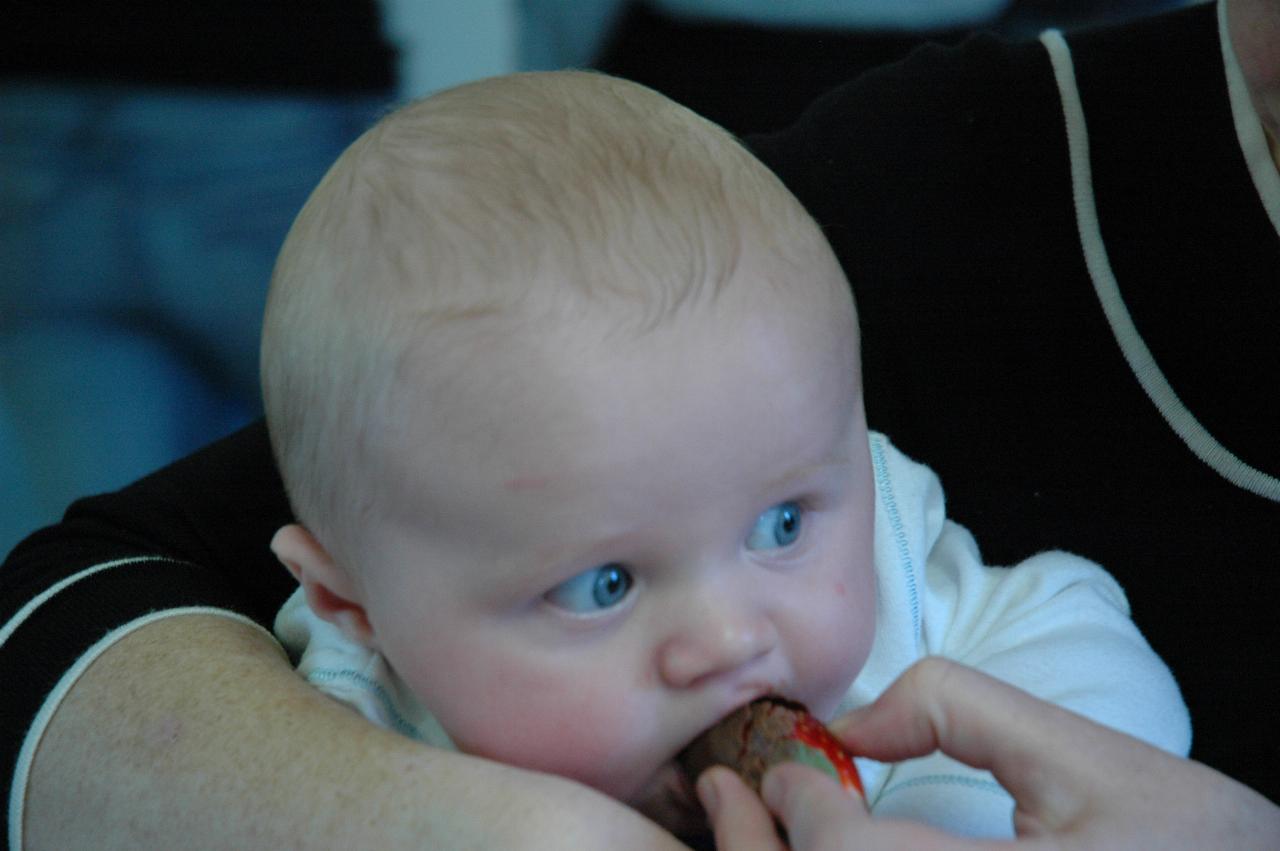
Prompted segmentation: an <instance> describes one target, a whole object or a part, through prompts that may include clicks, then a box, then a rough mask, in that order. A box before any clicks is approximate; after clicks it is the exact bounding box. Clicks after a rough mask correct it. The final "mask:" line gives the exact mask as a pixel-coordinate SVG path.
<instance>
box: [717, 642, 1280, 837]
mask: <svg viewBox="0 0 1280 851" xmlns="http://www.w3.org/2000/svg"><path fill="white" fill-rule="evenodd" d="M832 729H833V730H834V732H835V733H836V735H837V736H839V737H840V738H841V739H842V740H843V741H844V742H845V744H846V745H848V746H849V748H850V749H851V750H853V751H854V752H855V753H859V754H863V755H865V756H868V757H871V758H873V759H879V760H884V761H898V760H903V759H909V758H912V757H917V756H923V755H925V754H928V753H931V752H933V751H935V750H942V751H943V752H944V753H947V754H949V755H950V756H952V757H954V758H956V759H958V760H960V761H961V762H964V763H966V764H968V765H972V766H975V767H978V768H985V769H988V770H990V771H991V772H992V773H993V774H994V775H995V777H996V779H997V780H999V781H1000V783H1001V784H1002V785H1003V786H1004V787H1005V788H1006V789H1007V790H1009V792H1010V794H1012V795H1013V797H1014V799H1015V801H1016V802H1017V809H1016V810H1015V812H1014V828H1015V830H1016V832H1017V834H1018V837H1019V839H1018V845H1019V846H1021V847H1027V848H1054V849H1058V851H1062V849H1107V848H1169V849H1183V848H1185V849H1192V848H1195V849H1201V848H1233V849H1249V848H1257V849H1262V848H1272V849H1274V848H1276V847H1277V845H1278V844H1280V807H1277V806H1276V805H1275V804H1273V803H1271V802H1270V801H1268V800H1267V799H1266V798H1264V797H1262V796H1261V795H1259V794H1257V793H1256V792H1254V791H1253V790H1251V789H1249V788H1247V787H1245V786H1243V785H1241V784H1240V783H1237V782H1236V781H1234V780H1232V779H1230V778H1228V777H1226V776H1224V775H1222V774H1220V773H1218V772H1216V771H1214V770H1212V769H1210V768H1208V767H1207V766H1204V765H1201V764H1200V763H1196V762H1191V761H1189V760H1184V759H1181V758H1179V757H1175V756H1173V755H1171V754H1168V753H1165V752H1164V751H1161V750H1157V749H1156V748H1153V747H1151V746H1149V745H1146V744H1144V743H1142V742H1140V741H1138V740H1137V739H1134V738H1131V737H1129V736H1126V735H1124V734H1122V733H1118V732H1116V731H1114V730H1111V729H1108V728H1106V727H1102V726H1100V725H1098V724H1095V723H1093V722H1091V721H1089V720H1087V719H1085V718H1083V717H1081V716H1079V715H1076V714H1074V713H1072V712H1069V711H1067V710H1065V709H1062V708H1060V707H1057V706H1053V705H1051V704H1048V703H1045V702H1043V701H1041V700H1038V699H1036V698H1034V697H1032V696H1031V695H1029V694H1027V693H1025V692H1023V691H1020V690H1018V689H1016V688H1014V687H1012V686H1009V685H1006V684H1004V683H1002V682H1000V681H998V680H995V679H992V678H991V677H988V676H986V675H985V674H982V673H980V672H978V671H975V670H973V669H972V668H967V667H964V666H962V665H958V664H955V663H952V662H947V661H944V660H940V659H927V660H925V661H923V662H920V663H918V664H916V665H915V666H913V667H912V668H911V669H909V670H908V671H907V672H906V673H905V674H903V675H902V677H900V678H899V679H898V680H897V682H895V683H894V684H893V685H892V686H891V687H890V688H889V689H888V690H887V691H886V692H885V693H884V694H883V695H881V697H880V699H879V700H877V701H876V702H875V703H874V704H872V705H871V706H869V707H866V708H864V709H861V710H858V711H857V712H854V713H851V714H850V715H847V716H845V717H844V718H842V719H840V720H839V721H837V722H836V723H835V724H833V725H832ZM697 788H698V794H699V797H700V799H701V800H702V802H703V805H704V806H705V807H706V808H707V812H708V814H709V818H710V820H711V824H712V828H713V829H714V831H715V834H716V844H717V847H718V848H720V849H722V851H779V849H783V848H785V847H786V846H785V845H783V843H782V842H781V840H779V839H778V837H777V834H776V832H775V830H774V826H773V818H772V816H771V815H770V813H772V814H773V815H776V816H777V817H778V819H779V820H780V821H781V822H782V824H783V825H784V826H785V827H786V830H787V834H788V836H789V838H790V842H791V847H792V848H793V849H794V851H817V849H822V851H837V849H854V848H857V849H859V851H868V849H878V848H918V849H954V850H955V851H960V849H965V850H966V851H974V849H979V848H996V847H1004V848H1007V847H1008V843H994V842H982V841H975V840H966V839H960V838H957V837H953V836H950V835H947V834H945V833H942V832H939V831H936V830H934V829H932V828H929V827H926V826H924V825H919V824H910V823H905V822H895V821H889V820H878V819H875V818H873V817H871V816H870V815H868V814H867V812H866V811H865V810H864V809H863V807H862V806H861V805H860V804H859V803H858V802H856V801H853V800H851V799H850V798H849V797H848V795H847V793H845V792H843V791H842V790H841V789H840V788H839V786H838V785H837V784H836V783H835V782H834V781H832V780H830V779H829V778H828V777H826V776H825V775H823V774H821V773H820V772H817V771H814V770H813V769H810V768H807V767H804V766H801V765H782V766H777V767H775V768H773V769H771V770H770V771H769V772H768V773H767V774H766V775H765V777H764V783H763V787H762V795H763V799H764V800H763V804H762V803H761V800H760V799H759V798H757V797H756V796H755V795H753V794H752V793H751V792H750V791H749V790H748V789H747V787H746V786H745V785H744V784H743V783H742V782H741V781H740V780H738V778H737V777H736V776H734V775H733V774H732V773H731V772H729V771H727V770H725V769H723V768H720V769H712V770H710V771H708V772H706V773H705V774H704V775H703V776H702V777H701V778H700V779H699V782H698V787H697ZM766 807H767V808H768V809H767V810H766Z"/></svg>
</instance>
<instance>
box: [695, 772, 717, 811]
mask: <svg viewBox="0 0 1280 851" xmlns="http://www.w3.org/2000/svg"><path fill="white" fill-rule="evenodd" d="M695 788H696V790H697V793H698V800H699V801H701V802H702V808H703V809H704V810H706V811H707V815H715V812H716V808H717V807H719V806H720V793H719V792H718V791H717V790H716V783H715V780H713V779H712V777H711V774H710V772H705V771H704V772H703V774H702V776H701V777H699V778H698V783H697V786H696V787H695Z"/></svg>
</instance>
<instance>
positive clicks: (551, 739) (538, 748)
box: [446, 672, 652, 797]
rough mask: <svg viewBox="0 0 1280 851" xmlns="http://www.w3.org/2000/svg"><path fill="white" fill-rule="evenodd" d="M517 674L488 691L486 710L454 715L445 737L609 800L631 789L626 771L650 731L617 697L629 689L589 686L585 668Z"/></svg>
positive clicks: (473, 751) (632, 779)
mask: <svg viewBox="0 0 1280 851" xmlns="http://www.w3.org/2000/svg"><path fill="white" fill-rule="evenodd" d="M519 679H520V681H521V682H520V684H518V685H516V687H515V688H512V689H510V690H508V689H502V691H503V694H500V695H499V694H491V695H489V701H488V705H487V707H486V708H485V709H483V710H481V711H480V712H478V713H475V714H472V715H470V716H467V717H462V718H460V719H458V721H457V722H456V723H455V724H454V727H455V730H456V732H454V731H451V734H452V735H453V737H454V740H455V742H456V743H457V745H458V746H459V748H461V749H462V750H464V751H466V752H467V753H471V754H474V755H476V756H483V757H486V758H488V759H493V760H496V761H499V762H503V763H507V764H509V765H515V766H519V767H521V768H527V769H531V770H534V771H542V772H547V773H551V774H558V775H561V776H564V777H569V778H572V779H574V780H578V781H580V782H582V783H585V784H587V785H589V786H592V787H594V788H596V789H599V790H600V791H602V792H605V793H606V794H610V795H613V796H615V797H625V796H627V795H629V794H631V793H632V792H633V791H634V790H633V789H632V788H631V786H632V784H634V783H635V782H637V778H635V777H632V776H631V775H632V774H633V773H636V772H634V771H633V769H637V768H639V766H637V765H636V760H635V758H634V757H635V754H637V753H643V752H644V751H645V749H646V748H645V743H646V742H648V741H649V739H650V738H651V736H652V731H651V730H649V729H648V724H647V722H645V721H644V720H642V719H638V718H637V717H635V716H636V715H637V713H635V712H633V711H631V709H630V707H628V706H627V705H626V701H625V700H620V699H619V698H620V697H621V696H622V695H625V694H627V693H628V692H627V691H626V690H624V689H622V688H621V687H617V688H616V689H614V690H612V691H611V689H610V688H606V687H602V685H601V684H600V683H591V682H590V680H591V676H590V674H588V673H586V672H583V673H582V675H581V676H576V677H573V678H572V679H571V680H566V679H565V678H562V677H558V676H555V675H549V676H544V677H543V678H541V679H538V678H532V677H529V676H522V677H520V678H519ZM507 682H508V684H512V683H511V680H507ZM446 726H447V725H446Z"/></svg>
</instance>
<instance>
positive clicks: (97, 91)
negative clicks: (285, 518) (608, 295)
mask: <svg viewBox="0 0 1280 851" xmlns="http://www.w3.org/2000/svg"><path fill="white" fill-rule="evenodd" d="M8 5H9V10H8V11H7V12H6V18H7V22H6V25H5V27H3V28H2V29H3V31H4V34H2V35H0V554H2V553H5V552H7V551H8V550H9V549H10V548H11V547H12V546H13V545H14V544H16V543H17V541H18V540H19V539H20V538H21V537H23V536H24V535H26V534H27V533H29V532H31V531H33V530H34V529H36V528H38V527H39V526H42V525H45V524H47V523H51V522H54V521H55V520H57V518H58V517H59V516H60V515H61V513H62V511H63V510H64V508H65V507H66V505H67V504H68V503H69V502H70V501H71V500H73V499H74V498H76V497H78V496H83V495H87V494H90V493H95V492H100V491H105V490H110V489H114V488H116V487H119V486H121V485H124V484H126V483H128V482H129V481H131V480H133V479H135V478H137V477H139V476H141V475H143V474H145V473H147V472H150V471H152V470H154V469H156V468H158V467H160V466H161V465H163V464H165V463H167V462H168V461H170V460H172V459H174V458H176V457H179V456H181V455H183V454H186V453H187V452H189V451H191V450H193V449H195V448H197V447H198V446H201V445H203V444H204V443H207V442H209V441H210V440H213V439H215V438H217V437H219V436H221V435H224V434H226V433H228V432H230V431H232V430H234V429H235V428H237V427H238V426H240V425H242V424H244V423H246V422H248V421H249V420H250V419H252V418H253V417H255V416H257V415H258V413H259V401H258V390H257V337H258V332H259V328H260V314H261V311H262V306H263V301H264V297H265V292H266V286H267V282H268V279H269V276H270V272H271V267H272V263H273V260H274V256H275V253H276V250H277V249H278V247H279V245H280V243H281V241H282V240H283V238H284V234H285V232H286V231H287V229H288V227H289V224H290V222H291V221H292V218H293V216H294V214H295V213H296V212H297V210H298V209H299V208H300V207H301V205H302V203H303V201H304V200H305V198H306V196H307V194H308V193H309V191H310V189H311V187H312V186H314V185H315V183H316V182H317V181H318V180H319V178H320V177H321V175H322V174H323V173H324V171H325V170H326V169H327V168H328V166H329V164H330V163H331V162H332V161H333V159H334V158H335V157H336V156H337V155H338V154H339V153H340V152H341V150H342V149H343V148H344V147H345V146H346V145H347V144H349V143H350V142H351V141H352V140H353V139H354V138H355V137H356V136H357V135H358V134H359V133H360V132H362V131H363V129H364V128H365V127H367V126H368V125H369V124H370V123H371V122H372V121H373V120H375V119H376V117H377V116H378V115H379V114H380V113H381V112H382V111H384V110H385V109H386V108H387V107H388V106H390V105H392V104H394V103H395V102H397V101H399V100H402V99H404V98H407V97H413V96H418V95H422V94H426V93H429V92H431V91H434V90H436V89H439V88H442V87H445V86H448V85H452V84H454V83H458V82H461V81H465V80H468V79H474V78H477V77H482V76H488V75H492V74H498V73H503V72H507V71H512V70H517V69H528V68H556V67H566V66H586V65H593V66H595V67H600V68H602V69H603V70H607V71H611V72H614V73H619V74H622V75H624V76H629V77H632V78H634V79H637V80H639V81H641V82H645V83H648V84H649V85H653V86H654V87H655V88H658V89H660V90H662V91H665V92H666V93H668V94H670V95H671V96H673V97H675V98H677V99H678V100H682V101H684V102H685V103H687V104H688V105H690V106H691V107H693V108H695V109H697V110H699V111H701V112H703V113H704V114H707V115H708V116H709V117H711V118H713V119H714V120H717V121H719V122H721V123H722V124H725V125H726V126H727V127H729V129H731V130H733V131H735V132H739V133H746V132H752V131H758V130H766V129H771V128H773V127H776V126H780V125H782V124H784V123H786V122H787V121H789V120H790V119H791V118H793V117H794V116H795V115H796V114H798V112H799V111H800V109H802V108H803V106H804V105H805V104H806V103H807V102H808V100H810V99H811V98H812V97H813V96H815V95H816V94H817V93H819V92H821V91H822V90H824V89H825V88H827V87H828V86H830V85H833V84H835V83H837V82H839V81H840V80H843V79H847V78H848V77H851V76H853V75H854V74H856V73H857V72H858V71H859V70H861V69H863V68H866V67H869V66H871V65H874V64H878V63H880V62H884V61H891V60H893V59H895V58H898V57H899V56H901V55H903V54H904V53H905V52H906V51H907V50H909V49H910V47H911V46H912V45H914V44H916V43H918V41H920V40H921V39H923V38H925V37H934V38H940V39H942V40H950V39H956V38H959V37H961V36H962V35H963V34H964V33H965V32H967V31H969V30H970V29H971V28H974V27H994V28H997V29H999V30H1001V31H1003V32H1004V33H1006V34H1009V35H1012V36H1015V37H1020V36H1030V35H1034V33H1035V32H1037V31H1038V30H1039V29H1041V28H1043V27H1045V26H1050V25H1057V26H1063V27H1074V26H1079V25H1084V24H1087V23H1090V22H1098V21H1113V20H1117V19H1120V18H1123V17H1127V16H1132V15H1138V14H1145V13H1149V12H1152V11H1155V10H1157V9H1160V8H1165V7H1169V6H1173V5H1179V3H1178V2H1177V0H1112V2H1106V0H1091V1H1090V2H1079V1H1078V2H1067V0H1061V1H1060V2H1055V0H1015V1H1014V2H1011V0H950V2H948V0H792V2H785V3H784V2H778V0H652V2H649V3H638V2H624V0H473V2H468V3H456V2H448V0H384V2H377V0H363V2H357V0H309V2H306V3H301V2H298V3H285V2H279V3H265V4H264V3H260V2H248V0H229V2H223V3H220V4H215V5H213V6H204V5H195V4H189V3H185V2H183V0H167V2H163V3H161V2H155V0H145V2H136V3H131V4H130V5H129V10H128V13H127V14H126V13H124V12H123V11H122V10H121V9H120V8H119V7H118V5H117V4H109V3H100V2H87V1H86V0H76V2H56V0H53V1H52V2H41V3H34V2H30V0H18V2H16V5H15V4H13V3H11V4H8Z"/></svg>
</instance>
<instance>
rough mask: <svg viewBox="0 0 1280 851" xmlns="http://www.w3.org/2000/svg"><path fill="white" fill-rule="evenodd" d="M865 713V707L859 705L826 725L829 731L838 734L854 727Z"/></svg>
mask: <svg viewBox="0 0 1280 851" xmlns="http://www.w3.org/2000/svg"><path fill="white" fill-rule="evenodd" d="M866 715H867V707H865V706H863V707H859V708H858V709H854V710H852V711H850V712H847V713H845V714H844V715H841V716H840V717H839V718H836V719H835V720H833V721H832V722H831V723H830V724H828V725H827V729H829V730H830V731H831V732H833V733H836V734H840V733H843V732H845V731H846V730H848V729H849V728H850V727H856V726H857V725H858V723H859V722H860V721H862V719H863V718H865V717H866Z"/></svg>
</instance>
